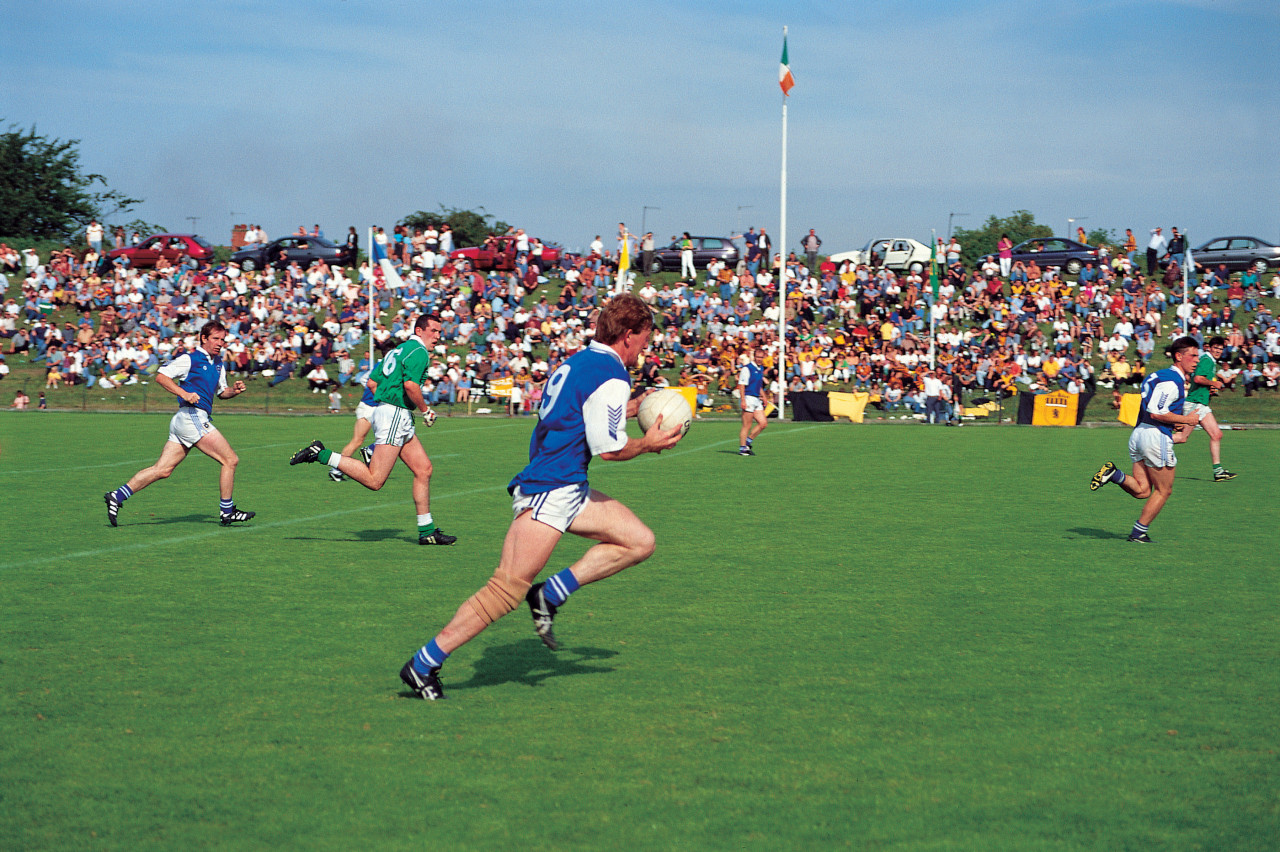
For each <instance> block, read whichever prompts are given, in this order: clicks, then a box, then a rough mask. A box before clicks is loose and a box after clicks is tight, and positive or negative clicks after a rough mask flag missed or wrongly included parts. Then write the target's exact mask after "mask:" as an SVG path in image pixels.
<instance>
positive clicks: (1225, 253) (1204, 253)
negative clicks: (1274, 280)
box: [1191, 237, 1280, 275]
mask: <svg viewBox="0 0 1280 852" xmlns="http://www.w3.org/2000/svg"><path fill="white" fill-rule="evenodd" d="M1191 256H1192V257H1193V258H1195V261H1196V263H1198V264H1200V265H1201V266H1203V267H1204V268H1205V269H1209V270H1213V269H1217V268H1218V264H1220V263H1221V264H1225V265H1226V267H1227V270H1228V271H1230V272H1243V271H1244V270H1246V269H1252V270H1254V271H1255V272H1257V273H1258V274H1259V275H1261V274H1262V273H1264V272H1266V271H1267V270H1268V269H1275V268H1277V267H1280V246H1277V245H1274V244H1273V243H1269V242H1267V241H1266V240H1260V239H1258V238H1257V237H1217V238H1216V239H1212V240H1209V241H1208V242H1207V243H1205V244H1204V245H1202V246H1200V248H1194V249H1192V250H1191Z"/></svg>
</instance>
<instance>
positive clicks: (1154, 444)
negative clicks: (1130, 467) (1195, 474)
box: [1129, 424, 1178, 467]
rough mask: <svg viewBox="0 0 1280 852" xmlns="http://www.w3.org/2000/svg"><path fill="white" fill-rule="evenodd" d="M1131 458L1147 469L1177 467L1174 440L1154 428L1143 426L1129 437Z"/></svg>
mask: <svg viewBox="0 0 1280 852" xmlns="http://www.w3.org/2000/svg"><path fill="white" fill-rule="evenodd" d="M1129 458H1131V459H1133V460H1134V461H1135V462H1142V463H1143V464H1145V465H1146V466H1147V467H1176V466H1177V464H1178V457H1177V456H1175V455H1174V454H1173V439H1172V438H1170V437H1169V436H1168V435H1166V434H1165V433H1163V432H1161V431H1160V430H1159V429H1157V428H1156V427H1154V426H1148V425H1146V424H1143V425H1141V426H1139V427H1138V428H1137V429H1134V430H1133V433H1132V434H1130V435H1129Z"/></svg>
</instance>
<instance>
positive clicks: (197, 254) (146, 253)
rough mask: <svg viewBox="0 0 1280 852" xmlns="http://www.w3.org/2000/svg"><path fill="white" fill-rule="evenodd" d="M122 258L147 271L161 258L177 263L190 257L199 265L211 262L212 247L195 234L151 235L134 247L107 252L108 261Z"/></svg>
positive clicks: (131, 264)
mask: <svg viewBox="0 0 1280 852" xmlns="http://www.w3.org/2000/svg"><path fill="white" fill-rule="evenodd" d="M117 257H124V258H126V259H127V260H128V261H129V265H130V266H132V267H133V268H135V269H147V268H150V267H152V266H155V265H156V261H158V260H159V259H160V258H161V257H165V258H167V259H168V260H169V262H170V263H177V262H178V261H179V260H181V259H182V258H183V257H190V258H192V259H194V260H195V261H196V262H198V263H199V264H200V265H202V266H203V265H204V264H207V263H212V262H213V246H211V245H209V243H208V241H207V240H205V238H204V237H201V236H197V235H196V234H152V235H151V236H149V237H147V238H146V239H144V240H143V241H142V242H140V243H138V244H137V245H136V246H127V247H126V248H118V249H113V250H111V251H109V252H107V259H108V260H115V259H116V258H117Z"/></svg>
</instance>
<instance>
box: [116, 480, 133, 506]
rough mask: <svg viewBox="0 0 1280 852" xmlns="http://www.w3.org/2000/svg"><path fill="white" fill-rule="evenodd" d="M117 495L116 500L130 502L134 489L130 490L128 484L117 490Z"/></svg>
mask: <svg viewBox="0 0 1280 852" xmlns="http://www.w3.org/2000/svg"><path fill="white" fill-rule="evenodd" d="M115 495H116V499H117V500H119V501H120V502H121V503H123V502H124V501H125V500H128V499H129V498H130V497H132V496H133V489H132V488H130V487H129V484H128V483H127V482H126V483H125V484H124V485H121V486H120V487H119V488H117V489H116V490H115Z"/></svg>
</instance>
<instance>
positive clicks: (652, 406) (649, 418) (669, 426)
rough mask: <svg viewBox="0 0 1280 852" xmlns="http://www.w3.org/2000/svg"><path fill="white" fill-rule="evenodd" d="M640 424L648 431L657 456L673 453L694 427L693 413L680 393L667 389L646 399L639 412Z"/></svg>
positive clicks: (655, 392) (647, 433)
mask: <svg viewBox="0 0 1280 852" xmlns="http://www.w3.org/2000/svg"><path fill="white" fill-rule="evenodd" d="M636 422H637V423H639V424H640V428H641V429H643V430H644V436H645V439H646V440H648V441H649V442H650V443H651V444H652V445H653V447H654V449H653V452H655V453H660V452H662V451H663V450H669V449H671V448H672V447H674V446H675V445H676V444H677V443H679V442H680V439H681V438H683V437H684V435H685V433H686V432H688V431H689V427H690V426H691V425H693V409H692V408H690V407H689V402H688V400H686V399H685V398H684V395H683V394H681V393H680V392H679V391H676V390H672V389H671V388H663V389H662V390H657V391H654V392H653V393H650V394H648V395H646V396H645V397H644V399H643V400H642V401H641V403H640V409H639V411H637V412H636Z"/></svg>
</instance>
